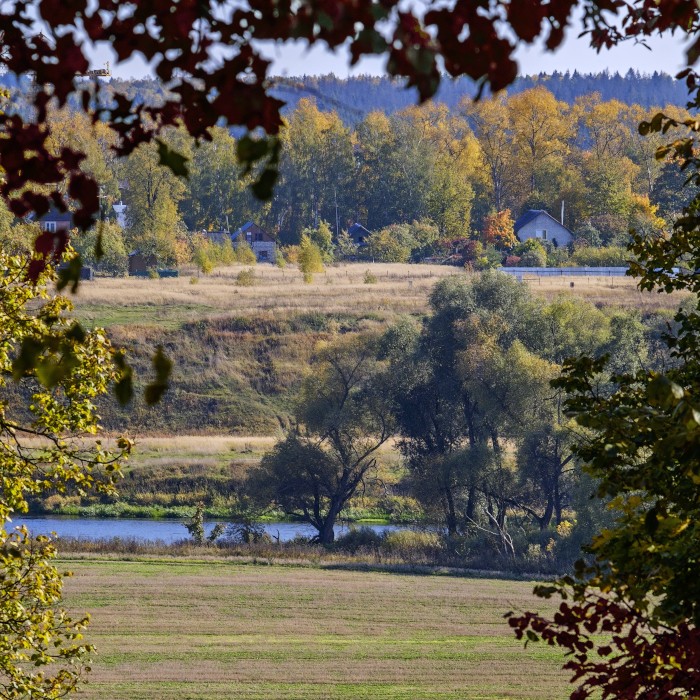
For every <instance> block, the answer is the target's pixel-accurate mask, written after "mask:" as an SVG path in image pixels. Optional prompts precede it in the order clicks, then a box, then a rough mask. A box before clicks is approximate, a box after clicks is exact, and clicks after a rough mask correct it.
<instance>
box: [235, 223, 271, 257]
mask: <svg viewBox="0 0 700 700" xmlns="http://www.w3.org/2000/svg"><path fill="white" fill-rule="evenodd" d="M231 240H232V241H233V245H234V246H237V245H238V244H239V243H240V242H241V241H245V242H246V243H247V244H248V245H249V246H250V247H251V248H252V250H253V252H254V253H255V257H256V258H257V259H258V262H275V258H276V256H277V245H276V243H275V239H274V238H273V237H272V236H271V235H270V234H269V233H268V232H267V231H265V229H263V228H260V226H258V225H257V224H256V223H254V222H252V221H248V222H247V223H245V224H243V226H241V227H240V228H239V229H238V230H237V231H235V232H234V233H232V234H231Z"/></svg>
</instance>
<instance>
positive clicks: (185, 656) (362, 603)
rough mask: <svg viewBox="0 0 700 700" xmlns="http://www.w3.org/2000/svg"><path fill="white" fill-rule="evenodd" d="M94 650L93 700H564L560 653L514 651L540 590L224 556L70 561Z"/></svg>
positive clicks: (88, 689) (70, 601)
mask: <svg viewBox="0 0 700 700" xmlns="http://www.w3.org/2000/svg"><path fill="white" fill-rule="evenodd" d="M62 564H64V565H66V566H68V567H69V568H71V569H72V570H73V571H74V573H75V575H74V577H72V578H70V579H68V580H67V582H66V604H67V606H68V607H69V608H70V609H71V610H74V611H76V612H77V611H83V610H89V611H90V612H91V614H92V622H91V625H90V627H89V632H88V634H87V640H88V641H89V642H91V643H94V644H95V645H96V646H97V647H98V650H99V653H98V654H97V656H96V657H95V658H94V663H93V664H92V667H93V672H92V673H91V674H90V682H89V683H88V684H87V685H86V686H85V688H84V690H83V691H82V692H81V694H80V697H82V698H84V699H85V700H93V699H95V700H97V698H110V699H114V700H127V699H128V700H172V699H173V698H179V699H181V700H224V699H226V700H229V699H230V698H232V697H236V698H243V699H246V700H248V699H250V700H252V699H253V698H255V699H257V700H263V699H264V700H275V699H280V700H281V699H285V700H289V699H292V698H294V699H300V700H301V699H302V698H304V699H309V700H314V699H317V700H321V699H323V700H340V699H341V698H342V699H348V700H349V699H352V700H359V699H362V698H373V699H374V698H382V699H389V698H391V699H394V700H398V699H402V700H420V699H426V700H427V699H428V698H431V699H432V698H446V699H448V698H452V699H454V700H457V699H459V700H465V699H469V700H487V699H488V700H504V699H506V698H508V699H510V700H516V699H517V700H526V699H530V698H531V699H533V700H535V699H536V700H542V699H544V698H546V699H547V700H556V699H557V698H562V699H563V698H565V697H567V696H568V693H567V688H568V687H569V686H568V682H567V677H566V674H565V673H563V672H562V671H561V670H560V666H561V663H562V657H561V654H560V652H559V651H558V650H555V649H552V648H550V647H546V646H545V647H543V646H538V645H531V646H530V647H528V649H527V650H525V649H523V646H522V643H519V642H517V641H515V639H514V638H513V636H512V634H511V633H510V630H509V628H508V626H507V624H506V622H505V620H504V619H503V615H504V613H505V612H506V611H507V610H509V609H516V610H517V609H533V607H535V608H536V607H538V606H541V605H542V603H541V601H538V600H537V599H535V598H533V597H532V595H531V590H532V583H530V582H522V581H506V580H494V579H475V578H465V577H456V576H438V575H432V576H417V575H398V574H387V573H380V572H372V571H363V572H358V571H352V570H344V569H338V568H321V567H299V566H293V567H289V566H287V567H283V566H261V565H257V566H255V565H242V564H240V563H231V562H225V561H221V560H217V559H210V560H193V559H178V560H172V559H171V560H164V559H161V560H159V559H152V560H141V561H114V560H99V559H95V560H90V561H80V560H74V561H69V562H62Z"/></svg>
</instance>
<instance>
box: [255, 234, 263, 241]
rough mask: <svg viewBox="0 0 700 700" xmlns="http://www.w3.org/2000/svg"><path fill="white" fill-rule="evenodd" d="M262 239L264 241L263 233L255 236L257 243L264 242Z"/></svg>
mask: <svg viewBox="0 0 700 700" xmlns="http://www.w3.org/2000/svg"><path fill="white" fill-rule="evenodd" d="M262 239H263V237H262V233H256V234H255V240H256V241H257V242H259V241H262Z"/></svg>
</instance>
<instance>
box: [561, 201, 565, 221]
mask: <svg viewBox="0 0 700 700" xmlns="http://www.w3.org/2000/svg"><path fill="white" fill-rule="evenodd" d="M561 225H562V226H563V225H564V200H563V199H562V200H561Z"/></svg>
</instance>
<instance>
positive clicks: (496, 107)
mask: <svg viewBox="0 0 700 700" xmlns="http://www.w3.org/2000/svg"><path fill="white" fill-rule="evenodd" d="M460 110H462V111H463V112H464V114H465V115H466V117H467V119H468V121H469V124H470V125H471V128H472V129H473V131H474V134H475V136H476V138H477V140H478V143H479V148H480V153H481V158H482V159H483V162H484V164H485V165H486V170H487V172H488V178H489V182H488V190H489V196H490V205H491V208H493V209H495V210H496V211H501V210H503V209H505V208H506V207H507V206H509V205H510V206H513V205H514V203H515V197H516V192H517V191H518V180H519V177H520V176H521V172H520V171H519V170H517V169H516V168H514V167H513V165H512V164H513V161H514V156H515V143H514V140H513V139H514V134H513V125H512V123H511V113H510V111H509V110H508V107H507V104H506V97H505V95H500V96H497V97H493V98H491V99H487V100H482V101H480V102H472V101H471V100H469V101H465V102H462V103H461V104H460Z"/></svg>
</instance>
